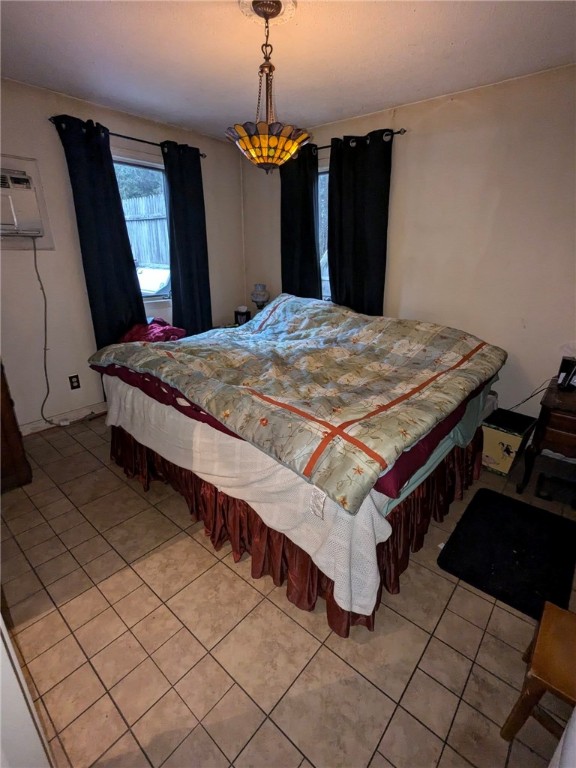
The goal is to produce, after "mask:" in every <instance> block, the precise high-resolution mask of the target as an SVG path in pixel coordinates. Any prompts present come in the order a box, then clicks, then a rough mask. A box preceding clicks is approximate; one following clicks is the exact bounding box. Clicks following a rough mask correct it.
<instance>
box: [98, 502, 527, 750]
mask: <svg viewBox="0 0 576 768" xmlns="http://www.w3.org/2000/svg"><path fill="white" fill-rule="evenodd" d="M153 506H155V505H153ZM158 511H160V512H161V510H158ZM169 519H170V518H169ZM172 522H174V521H172ZM208 551H210V550H208ZM222 561H223V560H219V562H222ZM415 562H417V561H415ZM224 564H225V565H227V566H228V567H229V568H230V566H229V565H228V563H224ZM128 565H130V564H128ZM419 565H421V567H427V566H425V565H422V564H420V563H419ZM212 567H213V566H212ZM230 570H232V569H230ZM429 570H431V571H432V569H429ZM432 572H434V573H435V571H432ZM236 575H237V576H239V577H240V578H241V579H243V580H244V582H245V583H248V584H249V585H250V583H249V582H248V581H247V579H244V577H243V576H241V575H240V574H236ZM436 575H441V574H436ZM451 583H453V582H451ZM459 584H460V581H458V582H457V583H456V586H458V585H459ZM96 586H97V585H96ZM250 586H252V585H250ZM184 588H185V587H183V589H184ZM256 591H259V590H256ZM453 592H454V590H453ZM260 594H262V593H260ZM263 598H264V599H268V600H269V597H268V594H266V595H264V596H263ZM269 602H272V601H271V600H269ZM162 604H164V605H165V603H164V601H162ZM259 604H261V601H260V602H259V603H258V605H259ZM274 605H275V604H274ZM492 605H493V606H495V603H493V604H492ZM255 607H256V606H255ZM275 607H277V608H279V609H280V610H282V608H280V606H276V605H275ZM392 610H394V609H392ZM445 610H446V608H445V609H444V611H443V613H442V615H444V612H445ZM493 610H494V608H492V610H491V613H490V615H492V613H493ZM285 615H287V616H288V617H289V618H292V617H291V616H289V614H285ZM399 615H401V616H402V614H399ZM457 615H458V614H457ZM403 618H404V619H406V620H408V621H411V620H410V619H407V617H404V616H403ZM460 618H463V617H460ZM293 620H294V621H296V620H295V619H293ZM240 621H242V620H240ZM238 623H240V622H238ZM296 623H298V622H297V621H296ZM411 623H413V624H415V625H416V626H417V627H419V625H418V624H416V622H412V621H411ZM237 625H238V624H236V625H235V626H237ZM299 626H300V627H301V628H302V629H304V630H305V631H309V630H307V628H306V627H303V626H302V625H300V624H299ZM419 628H420V629H422V628H421V627H419ZM128 631H130V629H129V630H128ZM425 631H426V632H427V633H428V634H429V638H428V641H427V644H426V647H427V646H428V644H429V642H430V638H431V637H432V636H433V633H429V632H428V630H425ZM310 634H312V633H310ZM486 634H491V633H489V632H488V631H487V628H484V629H483V634H482V640H481V643H482V641H483V639H484V637H485V635H486ZM312 636H313V637H314V638H315V639H316V640H317V641H318V642H320V643H321V645H324V644H325V643H324V641H320V640H319V639H318V638H317V637H315V636H314V635H312ZM329 636H330V635H329ZM329 636H328V637H329ZM492 636H494V637H497V636H495V635H492ZM328 637H327V638H326V640H327V639H328ZM437 639H438V638H437ZM497 639H499V640H500V638H498V637H497ZM440 642H442V641H440ZM501 642H504V643H505V641H501ZM481 643H480V645H481ZM480 645H479V647H478V649H477V651H476V654H475V657H474V661H473V662H472V666H471V669H472V668H473V665H474V664H475V663H476V662H475V659H476V657H477V655H478V652H479V648H480ZM326 647H327V646H326ZM426 647H425V648H426ZM511 647H513V646H511ZM318 650H319V649H318ZM328 650H331V649H328ZM515 650H517V649H515ZM316 652H317V651H316ZM209 653H210V651H209ZM150 656H151V654H149V657H150ZM339 658H340V657H339ZM343 661H344V662H345V663H347V662H346V661H345V660H343ZM419 663H420V662H418V664H419ZM352 668H353V667H352ZM416 668H418V665H417V667H416ZM353 669H354V668H353ZM355 671H357V670H355ZM300 674H301V673H300ZM491 674H493V673H491ZM469 676H470V673H469V675H468V677H467V681H468V679H469ZM232 679H234V678H232ZM296 679H297V678H296ZM235 682H236V681H235ZM294 682H295V681H294ZM369 682H371V683H372V681H369ZM236 684H238V683H236ZM466 684H467V683H466ZM372 685H374V683H372ZM290 687H291V686H290ZM376 687H377V686H376ZM385 695H387V694H385ZM460 700H462V697H460ZM469 706H470V705H469ZM267 717H268V716H267ZM488 719H489V718H488ZM264 722H265V721H264ZM445 743H446V742H445Z"/></svg>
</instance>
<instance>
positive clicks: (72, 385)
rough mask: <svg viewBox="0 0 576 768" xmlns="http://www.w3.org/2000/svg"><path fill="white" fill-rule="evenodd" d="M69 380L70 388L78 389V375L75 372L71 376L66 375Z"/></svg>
mask: <svg viewBox="0 0 576 768" xmlns="http://www.w3.org/2000/svg"><path fill="white" fill-rule="evenodd" d="M68 381H69V382H70V389H80V376H78V374H77V373H75V374H74V375H73V376H68Z"/></svg>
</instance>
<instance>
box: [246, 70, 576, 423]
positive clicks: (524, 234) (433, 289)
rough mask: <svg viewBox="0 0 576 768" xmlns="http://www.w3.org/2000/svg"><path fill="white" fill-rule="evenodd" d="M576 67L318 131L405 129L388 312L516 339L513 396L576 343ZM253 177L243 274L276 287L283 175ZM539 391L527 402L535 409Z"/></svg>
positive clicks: (393, 206) (510, 370) (508, 389)
mask: <svg viewBox="0 0 576 768" xmlns="http://www.w3.org/2000/svg"><path fill="white" fill-rule="evenodd" d="M575 74H576V68H574V67H566V68H562V69H557V70H552V71H549V72H545V73H539V74H536V75H531V76H529V77H524V78H520V79H517V80H510V81H507V82H504V83H499V84H497V85H493V86H489V87H484V88H477V89H474V90H470V91H465V92H462V93H458V94H454V95H451V96H445V97H442V98H438V99H433V100H430V101H426V102H421V103H418V104H412V105H408V106H405V107H401V108H398V109H396V110H390V111H386V112H381V113H377V114H372V115H367V116H365V117H359V118H356V119H354V120H348V121H345V122H339V123H334V124H331V125H326V126H320V127H317V128H314V129H312V133H313V136H314V140H315V142H316V143H317V144H318V145H323V144H329V143H330V139H331V138H332V137H334V136H343V135H347V134H358V135H363V134H365V133H367V132H369V131H371V130H375V129H377V128H384V127H391V128H394V129H398V128H401V127H404V128H406V129H407V131H408V133H407V134H406V135H404V136H397V137H396V138H395V143H394V157H393V171H392V189H391V202H390V219H389V233H388V264H387V279H386V290H385V296H384V313H385V314H386V315H390V316H396V317H403V318H420V319H423V320H429V321H433V322H438V323H443V324H446V325H451V326H454V327H456V328H462V329H464V330H466V331H469V332H471V333H473V334H476V335H477V336H479V337H480V338H482V339H485V340H486V341H489V342H491V343H493V344H497V345H499V346H501V347H503V348H504V349H506V350H507V351H508V353H509V358H508V362H507V363H506V365H505V367H504V369H503V371H502V373H501V379H500V381H499V383H498V385H497V387H496V388H497V390H498V392H499V395H500V405H501V406H503V407H511V406H512V405H514V404H515V403H517V402H518V401H519V400H521V399H523V398H524V397H526V396H527V395H529V394H530V393H531V392H532V391H533V390H534V389H535V388H536V387H537V386H538V385H539V384H541V383H542V382H544V381H545V380H546V379H548V378H549V377H551V376H553V375H555V374H556V373H557V370H558V367H559V363H560V358H561V356H562V347H563V345H565V344H568V343H574V342H575V341H576V293H575V286H576V274H575V268H576V242H575V227H574V222H575V216H574V213H575V200H576V189H575V178H576V177H575V156H576V147H575V129H576V123H575V93H576V90H575V88H574V85H575V79H576V78H575ZM322 157H323V155H322V154H321V155H320V158H321V159H322ZM244 176H245V197H244V203H245V209H244V218H245V228H246V232H247V233H248V234H247V237H246V240H245V245H246V281H247V284H248V286H250V285H251V283H253V282H255V281H256V280H258V281H260V282H267V283H268V285H269V287H270V288H271V291H272V293H273V295H275V294H276V293H278V292H280V290H281V285H280V255H279V252H280V247H279V216H278V213H277V212H278V206H279V178H278V175H277V174H273V175H271V176H265V175H264V174H263V173H262V172H261V171H259V170H258V169H249V170H248V171H245V172H244ZM262 207H264V210H265V211H266V214H267V215H266V216H262V215H261V213H259V211H260V210H261V208H262ZM539 400H540V397H537V398H534V399H533V400H532V401H530V402H529V403H526V405H523V406H522V407H521V408H520V411H522V412H524V413H529V414H537V413H538V410H539V408H538V403H539Z"/></svg>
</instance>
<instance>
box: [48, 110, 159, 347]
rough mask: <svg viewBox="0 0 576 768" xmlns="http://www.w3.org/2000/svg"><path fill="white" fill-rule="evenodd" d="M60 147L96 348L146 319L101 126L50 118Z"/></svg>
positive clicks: (106, 133)
mask: <svg viewBox="0 0 576 768" xmlns="http://www.w3.org/2000/svg"><path fill="white" fill-rule="evenodd" d="M51 120H52V122H53V123H54V125H55V126H56V130H57V131H58V135H59V136H60V140H61V141H62V145H63V147H64V153H65V155H66V162H67V164H68V172H69V174H70V183H71V186H72V194H73V197H74V207H75V208H76V220H77V222H78V235H79V237H80V249H81V251H82V263H83V265H84V275H85V277H86V288H87V291H88V300H89V302H90V311H91V313H92V323H93V325H94V335H95V337H96V346H97V347H98V349H101V348H102V347H105V346H107V345H108V344H114V343H116V342H117V341H119V339H120V337H121V336H123V334H124V333H126V331H128V330H129V329H130V328H131V327H132V326H133V325H135V324H136V323H145V322H146V312H145V309H144V302H143V301H142V293H141V292H140V285H139V283H138V277H137V275H136V267H135V265H134V259H133V257H132V249H131V247H130V240H129V239H128V230H127V228H126V221H125V219H124V211H123V210H122V199H121V197H120V192H119V190H118V182H117V180H116V173H115V172H114V163H113V160H112V154H111V152H110V135H109V131H108V129H107V128H105V127H104V126H103V125H100V124H99V123H93V122H92V120H88V121H87V122H84V121H83V120H79V119H78V118H77V117H70V116H69V115H58V116H55V117H52V118H51Z"/></svg>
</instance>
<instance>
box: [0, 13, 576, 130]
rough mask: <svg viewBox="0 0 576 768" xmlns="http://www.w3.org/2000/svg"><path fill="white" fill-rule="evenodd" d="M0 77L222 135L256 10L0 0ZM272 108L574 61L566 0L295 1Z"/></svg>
mask: <svg viewBox="0 0 576 768" xmlns="http://www.w3.org/2000/svg"><path fill="white" fill-rule="evenodd" d="M0 13H1V22H2V40H1V46H2V47H1V63H2V76H3V77H6V78H10V79H13V80H18V81H21V82H24V83H29V84H32V85H37V86H41V87H44V88H49V89H51V90H54V91H59V92H61V93H65V94H68V95H71V96H76V97H78V98H81V99H87V100H89V101H92V102H96V103H98V104H101V105H104V106H108V107H112V108H115V109H119V110H122V111H125V112H130V113H132V114H134V115H139V116H142V117H147V118H150V119H153V120H157V121H160V122H165V123H171V124H173V125H178V126H182V127H185V128H190V129H193V130H197V131H199V132H201V133H204V134H207V135H211V136H215V137H218V138H221V137H223V132H224V130H225V129H226V128H227V127H228V126H229V125H231V124H232V123H234V122H244V121H245V120H253V119H254V113H255V109H256V96H257V84H258V75H257V73H258V66H259V65H260V62H261V60H262V54H261V52H260V45H261V44H262V42H263V36H264V33H263V22H261V21H259V23H255V20H254V19H250V18H247V17H246V16H245V15H244V14H243V13H242V12H241V10H240V7H239V4H238V2H237V0H216V1H212V2H203V1H201V0H195V1H193V2H171V1H169V0H165V1H163V2H155V1H151V0H148V1H145V2H142V1H141V0H129V1H128V2H125V1H124V0H113V1H110V0H107V1H105V0H91V1H89V2H85V1H84V0H73V1H72V2H71V1H70V0H66V1H64V2H61V1H58V2H53V0H41V1H39V2H36V1H32V2H25V1H23V0H4V1H3V2H2V3H1V5H0ZM270 42H271V43H272V45H273V46H274V53H273V56H272V61H273V62H274V64H275V66H276V73H275V94H276V112H277V117H278V119H279V120H284V121H285V122H286V121H289V122H293V123H295V124H296V125H299V126H300V127H303V128H310V127H312V126H315V125H322V124H324V123H329V122H334V121H337V120H341V119H344V118H349V117H354V116H357V115H361V114H368V113H370V112H377V111H380V110H382V109H387V108H389V107H394V106H399V105H401V104H408V103H410V102H414V101H420V100H422V99H429V98H433V97H434V96H439V95H442V94H447V93H453V92H456V91H461V90H465V89H467V88H474V87H477V86H480V85H486V84H489V83H495V82H500V81H502V80H505V79H508V78H512V77H518V76H521V75H526V74H529V73H533V72H539V71H541V70H544V69H549V68H552V67H558V66H562V65H566V64H569V63H572V62H574V61H575V60H576V3H574V2H570V1H568V2H552V1H550V2H548V1H544V2H537V1H535V2H532V1H529V2H524V1H522V0H518V1H516V2H514V1H511V0H500V2H490V1H489V0H487V1H486V2H476V1H474V0H464V1H462V2H460V1H456V0H455V1H454V2H452V1H449V2H405V1H404V0H396V1H392V2H388V1H386V2H385V1H382V2H362V1H361V0H357V1H356V2H354V1H352V2H330V1H328V0H299V1H298V2H297V7H296V10H295V13H294V16H293V18H292V19H290V20H289V21H287V22H286V23H284V24H279V25H277V26H272V28H271V34H270Z"/></svg>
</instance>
